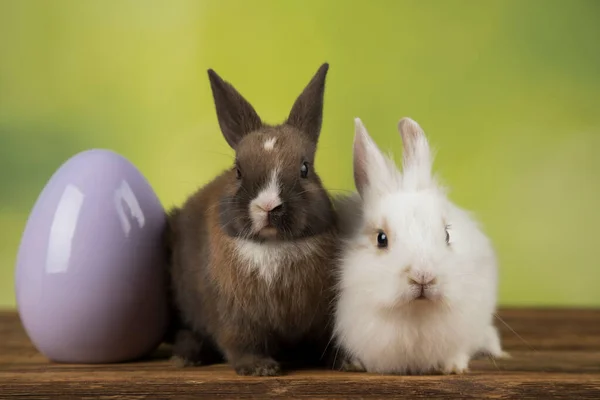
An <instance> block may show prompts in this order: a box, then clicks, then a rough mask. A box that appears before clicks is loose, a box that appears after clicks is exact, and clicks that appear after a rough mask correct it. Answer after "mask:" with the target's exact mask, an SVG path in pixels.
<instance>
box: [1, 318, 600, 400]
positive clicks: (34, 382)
mask: <svg viewBox="0 0 600 400" xmlns="http://www.w3.org/2000/svg"><path fill="white" fill-rule="evenodd" d="M499 315H500V317H501V318H502V319H503V320H504V321H505V322H506V323H507V324H508V325H509V326H510V327H511V328H512V329H513V330H514V331H515V332H516V333H517V334H518V335H517V334H515V333H514V332H512V331H511V330H510V329H509V328H508V327H507V326H505V325H504V324H503V323H502V322H500V321H499V322H498V327H499V328H500V329H501V332H502V338H503V343H504V346H505V348H506V350H508V351H509V352H510V353H511V355H512V358H511V359H508V360H498V361H496V362H495V363H494V362H492V361H491V360H488V359H482V360H476V361H473V362H472V363H471V372H470V373H469V374H467V375H462V376H384V375H371V374H364V373H363V374H361V373H342V372H334V371H301V372H294V373H289V374H287V375H285V376H281V377H276V378H249V377H239V376H237V375H235V373H233V371H232V370H231V369H230V368H228V367H227V366H226V365H217V366H213V367H196V368H188V369H176V368H175V367H173V366H172V365H171V364H170V363H169V362H168V361H167V360H166V358H165V357H167V356H168V352H167V350H168V349H164V348H163V349H159V350H157V352H156V354H154V355H153V356H152V357H151V358H150V359H148V360H145V361H140V362H132V363H123V364H114V365H96V366H88V365H66V364H52V363H49V362H48V361H47V360H46V359H45V358H44V357H43V356H42V355H40V354H39V353H38V352H37V351H36V350H35V349H34V348H33V347H32V345H31V343H30V341H29V340H28V338H27V337H26V335H25V332H24V331H23V328H22V326H21V324H20V322H19V319H18V316H17V315H16V313H14V312H0V399H6V398H12V397H19V398H27V399H31V398H36V399H50V398H57V396H60V397H61V398H68V397H70V398H82V397H84V398H98V396H100V397H101V398H104V399H110V398H114V399H142V398H160V399H167V398H175V397H176V398H181V397H187V398H199V397H206V398H247V397H257V398H299V397H302V398H313V399H342V398H368V399H375V398H410V399H419V398H423V399H432V398H443V399H449V398H462V399H470V398H478V399H479V398H496V399H505V398H515V399H527V398H540V399H552V398H561V399H600V310H502V311H501V312H500V313H499Z"/></svg>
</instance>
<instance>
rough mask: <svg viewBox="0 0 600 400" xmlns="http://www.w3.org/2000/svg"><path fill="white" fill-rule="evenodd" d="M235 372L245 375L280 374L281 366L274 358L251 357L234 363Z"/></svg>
mask: <svg viewBox="0 0 600 400" xmlns="http://www.w3.org/2000/svg"><path fill="white" fill-rule="evenodd" d="M234 369H235V372H237V373H238V375H245V376H278V375H281V366H280V365H279V363H278V362H277V361H275V360H273V359H272V358H258V357H249V358H247V359H244V360H240V361H238V362H236V363H235V364H234Z"/></svg>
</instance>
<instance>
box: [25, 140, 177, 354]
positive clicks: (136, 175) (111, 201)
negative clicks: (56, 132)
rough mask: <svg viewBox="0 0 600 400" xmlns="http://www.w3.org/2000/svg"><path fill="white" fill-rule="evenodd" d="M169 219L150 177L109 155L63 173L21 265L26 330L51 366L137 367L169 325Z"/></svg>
mask: <svg viewBox="0 0 600 400" xmlns="http://www.w3.org/2000/svg"><path fill="white" fill-rule="evenodd" d="M165 223H166V215H165V211H164V209H163V207H162V205H161V203H160V201H159V200H158V198H157V197H156V194H155V193H154V191H153V190H152V188H151V187H150V185H149V184H148V182H147V181H146V179H145V178H144V177H143V176H142V174H141V173H140V172H139V171H138V170H137V169H136V168H135V167H134V166H133V165H132V164H131V163H130V162H129V161H127V160H126V159H125V158H123V157H122V156H120V155H118V154H116V153H113V152H111V151H108V150H89V151H84V152H81V153H79V154H76V155H75V156H73V157H72V158H70V159H69V160H67V161H66V162H65V163H64V164H63V165H62V166H61V167H60V168H59V169H58V171H56V172H55V173H54V175H53V176H52V178H51V179H50V181H48V183H47V184H46V186H45V188H44V190H43V191H42V193H41V194H40V196H39V198H38V199H37V201H36V203H35V206H34V207H33V210H32V211H31V214H30V216H29V219H28V221H27V225H26V227H25V231H24V233H23V237H22V239H21V244H20V247H19V253H18V256H17V265H16V287H15V289H16V295H17V305H18V309H19V314H20V317H21V321H22V322H23V325H24V327H25V330H26V332H27V334H28V336H29V338H30V339H31V341H32V342H33V344H34V345H35V347H36V348H37V349H38V350H39V351H40V352H41V353H42V354H44V355H45V356H46V357H47V358H49V359H50V360H53V361H56V362H66V363H110V362H121V361H127V360H132V359H136V358H139V357H142V356H144V355H147V354H148V353H150V352H151V351H153V350H154V349H155V348H156V347H157V346H158V345H159V344H160V342H161V340H162V338H163V335H164V333H165V330H166V327H167V321H168V307H167V294H166V280H165V253H164V248H163V246H162V243H161V235H162V230H163V229H164V226H165Z"/></svg>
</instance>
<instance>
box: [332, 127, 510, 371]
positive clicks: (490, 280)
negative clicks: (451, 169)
mask: <svg viewBox="0 0 600 400" xmlns="http://www.w3.org/2000/svg"><path fill="white" fill-rule="evenodd" d="M356 128H357V129H356V136H357V137H358V139H357V140H355V168H365V170H364V171H355V176H361V173H362V174H364V176H366V178H367V181H368V183H369V184H368V185H363V187H362V191H361V190H360V189H359V191H360V192H361V197H362V200H363V210H362V215H363V217H362V224H359V227H358V229H357V231H356V232H355V234H354V235H353V236H352V237H351V238H350V239H349V241H348V243H347V245H346V248H345V253H344V256H343V262H342V267H341V270H340V282H339V289H340V293H339V298H338V302H337V307H336V312H335V338H336V340H337V341H338V344H339V345H341V347H342V348H343V349H344V350H345V352H346V353H347V354H348V355H349V356H350V359H349V360H347V361H348V363H349V364H353V365H362V366H363V367H364V369H366V370H367V371H369V372H378V373H399V374H404V373H430V372H442V373H463V372H465V371H467V369H468V364H469V361H470V359H471V357H472V356H473V355H474V354H475V353H478V352H485V353H488V354H490V355H492V356H495V357H501V356H504V355H506V354H505V353H503V352H502V350H501V348H500V341H499V338H498V333H497V331H496V329H495V328H494V326H493V314H494V312H495V308H496V296H497V267H496V257H495V254H494V250H493V248H492V245H491V243H490V241H489V240H488V238H487V237H486V235H485V234H484V233H483V232H482V231H481V230H480V229H479V227H478V225H477V223H476V222H475V221H474V220H473V219H472V218H471V217H470V216H469V214H468V213H467V212H465V211H463V210H462V209H460V208H458V207H457V206H455V205H454V204H452V203H451V202H450V201H449V200H448V198H447V197H446V196H445V194H444V191H443V190H442V189H441V188H439V187H438V186H437V184H436V183H435V180H434V179H433V178H432V177H431V159H432V157H431V154H430V150H429V146H428V144H427V139H426V138H425V135H424V133H423V132H422V130H421V128H420V127H419V126H418V125H417V123H416V122H414V121H412V120H408V119H404V120H402V121H401V122H400V124H399V129H402V130H403V132H401V133H402V138H403V141H404V147H405V153H404V160H403V161H404V162H403V171H404V172H405V173H406V175H403V174H401V173H400V171H398V169H397V168H396V167H390V165H392V163H391V161H390V160H389V159H387V158H386V157H385V156H384V155H383V154H381V152H380V151H379V149H378V148H377V146H376V145H375V144H374V142H373V141H372V140H371V139H370V138H369V136H368V133H367V132H366V129H364V126H363V125H362V123H361V122H360V120H358V119H357V124H356ZM356 157H360V158H361V159H360V160H356ZM382 168H383V169H386V170H385V171H382V170H381V169H382ZM389 168H393V171H390V170H389ZM356 172H358V174H356ZM382 172H383V173H382ZM392 172H393V173H392ZM363 183H364V182H363ZM359 184H360V183H359V182H357V187H358V186H359ZM382 188H385V189H382ZM446 225H450V228H449V235H450V245H447V244H446V229H445V226H446ZM384 226H385V227H387V229H388V231H386V234H387V236H388V248H386V249H379V248H377V245H376V243H377V242H376V236H377V232H376V231H373V230H372V229H371V228H373V227H375V228H376V229H383V228H384ZM420 274H426V275H429V276H434V277H435V279H436V281H435V282H436V283H435V285H433V286H432V287H430V289H429V291H428V296H429V299H426V300H415V299H414V297H415V295H414V289H411V287H410V284H409V277H411V276H413V277H414V276H415V275H417V276H418V275H420Z"/></svg>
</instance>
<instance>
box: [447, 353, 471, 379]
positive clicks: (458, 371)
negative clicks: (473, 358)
mask: <svg viewBox="0 0 600 400" xmlns="http://www.w3.org/2000/svg"><path fill="white" fill-rule="evenodd" d="M468 372H469V356H468V355H467V354H460V355H458V356H456V357H454V358H453V359H451V360H450V362H448V363H446V364H445V365H444V366H443V368H442V373H443V374H445V375H462V374H466V373H468Z"/></svg>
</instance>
